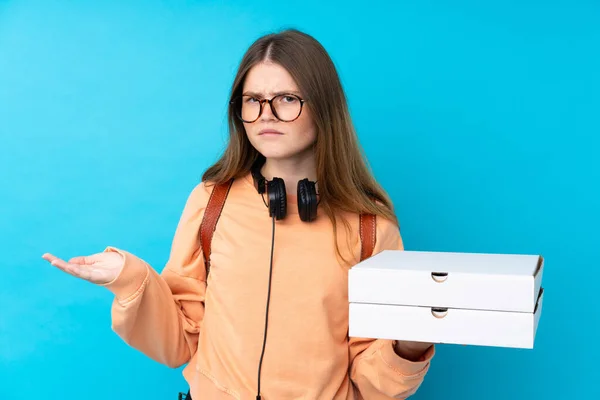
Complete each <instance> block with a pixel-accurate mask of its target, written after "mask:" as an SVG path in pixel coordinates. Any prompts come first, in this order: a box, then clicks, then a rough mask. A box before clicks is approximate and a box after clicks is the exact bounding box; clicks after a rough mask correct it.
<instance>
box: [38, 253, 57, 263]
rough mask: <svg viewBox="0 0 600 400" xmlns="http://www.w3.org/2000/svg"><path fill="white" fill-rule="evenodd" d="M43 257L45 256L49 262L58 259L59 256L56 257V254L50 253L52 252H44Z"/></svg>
mask: <svg viewBox="0 0 600 400" xmlns="http://www.w3.org/2000/svg"><path fill="white" fill-rule="evenodd" d="M42 258H43V259H44V260H46V261H48V262H52V260H55V259H56V258H58V257H56V256H55V255H52V254H50V253H44V254H43V255H42Z"/></svg>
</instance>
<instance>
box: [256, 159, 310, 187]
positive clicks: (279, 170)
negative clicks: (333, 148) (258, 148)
mask: <svg viewBox="0 0 600 400" xmlns="http://www.w3.org/2000/svg"><path fill="white" fill-rule="evenodd" d="M261 172H262V174H263V176H264V177H265V178H266V179H267V180H272V179H273V178H274V177H277V178H281V179H283V181H284V182H285V189H286V192H287V194H289V195H294V196H295V195H296V194H297V188H298V181H299V180H301V179H304V178H308V179H309V180H311V181H316V180H317V169H316V164H315V160H314V156H312V155H311V156H308V157H305V158H302V159H273V158H268V159H267V160H266V162H265V164H264V165H263V167H262V170H261Z"/></svg>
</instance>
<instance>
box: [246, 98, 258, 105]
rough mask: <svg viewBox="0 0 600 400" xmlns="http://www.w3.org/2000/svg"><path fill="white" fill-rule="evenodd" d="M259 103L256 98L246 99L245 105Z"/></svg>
mask: <svg viewBox="0 0 600 400" xmlns="http://www.w3.org/2000/svg"><path fill="white" fill-rule="evenodd" d="M257 101H258V99H257V98H255V97H244V103H249V104H252V103H255V102H257Z"/></svg>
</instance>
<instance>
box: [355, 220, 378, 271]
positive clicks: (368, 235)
mask: <svg viewBox="0 0 600 400" xmlns="http://www.w3.org/2000/svg"><path fill="white" fill-rule="evenodd" d="M359 223H360V231H359V233H360V261H363V260H366V259H367V258H369V257H371V256H372V255H373V250H374V249H375V243H377V219H376V216H375V215H374V214H360V216H359Z"/></svg>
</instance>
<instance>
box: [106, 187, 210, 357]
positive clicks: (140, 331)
mask: <svg viewBox="0 0 600 400" xmlns="http://www.w3.org/2000/svg"><path fill="white" fill-rule="evenodd" d="M209 194H210V193H208V191H207V189H206V187H205V185H204V183H201V184H199V185H197V186H196V187H195V188H194V189H193V190H192V192H191V194H190V195H189V197H188V199H187V202H186V204H185V208H184V210H183V212H182V215H181V217H180V220H179V223H178V225H177V228H176V231H175V235H174V238H173V241H172V244H171V252H170V255H169V259H168V261H167V264H166V266H165V267H164V269H163V271H162V273H160V274H158V273H157V272H156V271H155V270H154V269H153V268H152V267H151V266H150V265H149V264H148V263H146V262H145V261H144V260H142V259H141V258H139V257H137V256H135V255H133V254H131V253H129V252H127V251H125V250H122V249H118V248H115V247H112V246H109V247H107V248H106V249H105V250H104V251H105V252H117V253H119V254H121V255H122V256H123V257H124V260H125V265H124V267H123V270H122V271H121V273H120V275H119V276H118V277H117V278H115V280H113V281H112V282H109V283H107V284H105V285H104V286H105V287H106V288H107V289H109V290H110V291H111V292H112V293H113V294H114V295H115V298H114V301H113V304H112V308H111V316H112V329H113V330H114V331H115V332H116V333H117V334H118V335H119V336H120V337H121V338H122V339H123V340H124V341H125V342H126V343H127V344H128V345H130V346H131V347H133V348H135V349H137V350H139V351H141V352H142V353H144V354H146V355H147V356H148V357H150V358H152V359H154V360H155V361H158V362H159V363H162V364H165V365H168V366H170V367H173V368H177V367H179V366H181V365H183V364H185V363H187V362H189V360H190V358H191V356H192V355H193V354H194V353H195V351H196V347H197V343H198V334H199V332H200V328H201V324H202V320H203V317H204V296H205V293H206V271H205V267H204V258H203V255H202V250H201V248H200V243H199V232H200V223H201V222H202V216H203V215H204V209H205V207H206V204H207V202H208V197H209Z"/></svg>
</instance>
